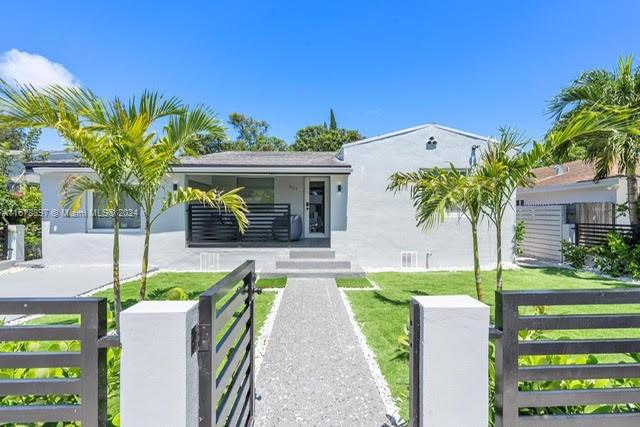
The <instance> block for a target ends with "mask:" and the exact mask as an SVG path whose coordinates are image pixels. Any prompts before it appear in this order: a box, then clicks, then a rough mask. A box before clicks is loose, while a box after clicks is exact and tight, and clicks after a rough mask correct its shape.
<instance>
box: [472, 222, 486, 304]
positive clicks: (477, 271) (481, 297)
mask: <svg viewBox="0 0 640 427" xmlns="http://www.w3.org/2000/svg"><path fill="white" fill-rule="evenodd" d="M471 235H472V237H473V274H474V276H475V279H476V294H477V295H478V301H480V302H483V301H484V291H483V289H482V277H481V276H480V255H479V251H478V223H477V222H474V223H472V224H471Z"/></svg>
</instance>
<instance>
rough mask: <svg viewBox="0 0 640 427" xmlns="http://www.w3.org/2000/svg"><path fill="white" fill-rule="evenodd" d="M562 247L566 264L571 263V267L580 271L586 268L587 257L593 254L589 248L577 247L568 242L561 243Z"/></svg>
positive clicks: (561, 250)
mask: <svg viewBox="0 0 640 427" xmlns="http://www.w3.org/2000/svg"><path fill="white" fill-rule="evenodd" d="M560 245H561V248H560V252H561V253H562V259H563V260H564V262H566V263H569V265H570V266H572V267H573V268H577V269H578V270H580V269H582V268H584V266H585V264H586V261H587V256H588V255H589V254H590V252H591V251H590V250H589V248H586V247H584V246H580V245H575V244H573V243H571V242H570V241H568V240H563V241H561V242H560Z"/></svg>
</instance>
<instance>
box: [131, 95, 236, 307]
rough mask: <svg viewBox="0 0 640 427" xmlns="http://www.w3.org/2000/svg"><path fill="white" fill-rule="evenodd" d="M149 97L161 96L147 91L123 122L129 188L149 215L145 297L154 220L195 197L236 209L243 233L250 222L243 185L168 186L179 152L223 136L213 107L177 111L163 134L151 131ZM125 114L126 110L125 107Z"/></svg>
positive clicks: (193, 149)
mask: <svg viewBox="0 0 640 427" xmlns="http://www.w3.org/2000/svg"><path fill="white" fill-rule="evenodd" d="M148 97H151V98H153V97H157V94H153V93H146V94H143V96H142V97H141V99H140V103H139V105H136V102H135V100H133V101H132V102H130V103H129V106H128V107H127V108H126V119H123V120H122V121H121V127H122V130H123V131H124V132H125V133H126V134H127V135H128V138H129V142H130V144H128V145H127V157H128V158H129V159H130V162H131V168H132V173H133V176H134V177H135V182H134V183H132V184H130V185H128V186H127V189H126V191H127V193H128V194H129V195H130V196H131V198H132V199H133V200H134V201H136V202H137V203H138V204H139V205H140V207H141V208H142V212H143V215H144V249H143V255H142V269H141V280H140V293H139V297H140V299H141V300H142V299H144V298H145V295H146V290H147V273H148V269H149V243H150V239H151V228H152V226H153V223H154V222H155V221H156V219H158V217H160V215H162V214H163V213H164V212H166V211H167V210H168V209H170V208H171V207H173V206H176V205H178V204H185V203H190V202H194V201H198V202H201V203H203V204H206V205H209V206H214V207H218V208H221V209H224V210H225V211H230V212H231V213H233V215H234V216H235V217H236V220H237V221H238V226H239V228H240V231H241V232H244V229H245V228H246V226H247V225H248V220H247V217H246V215H245V214H246V211H247V208H246V204H245V203H244V200H243V199H242V198H241V197H240V195H239V194H238V192H239V191H240V189H235V190H231V191H228V192H226V193H223V192H220V191H217V190H210V191H201V190H197V189H193V188H189V187H187V188H184V189H181V188H179V189H177V190H175V191H166V190H164V185H165V184H166V181H167V179H168V176H169V174H170V172H171V170H172V165H173V164H174V163H176V162H178V161H179V158H178V157H179V155H180V154H183V153H185V152H187V153H194V152H196V151H197V147H195V146H194V144H197V143H198V142H199V141H201V140H202V138H209V137H211V138H220V137H221V136H224V129H223V128H222V127H221V126H220V124H219V122H218V120H217V119H216V118H215V116H214V115H213V114H211V112H210V111H208V110H206V109H203V108H196V109H194V110H191V111H189V110H188V109H186V108H185V109H184V111H183V112H181V113H180V114H177V115H173V116H172V117H171V118H170V119H169V122H168V124H167V125H166V126H165V127H164V129H163V132H162V134H161V135H160V136H157V135H156V134H155V133H153V132H149V127H150V126H151V125H152V122H151V121H149V120H148V119H147V115H146V114H145V111H144V110H145V108H144V105H146V104H148V103H149V102H148V101H146V99H147V98H148ZM123 113H124V111H123ZM163 191H164V193H165V194H164V199H163V201H162V203H161V204H160V207H159V208H157V209H154V204H155V202H156V200H157V199H158V197H159V195H160V194H161V193H162V192H163Z"/></svg>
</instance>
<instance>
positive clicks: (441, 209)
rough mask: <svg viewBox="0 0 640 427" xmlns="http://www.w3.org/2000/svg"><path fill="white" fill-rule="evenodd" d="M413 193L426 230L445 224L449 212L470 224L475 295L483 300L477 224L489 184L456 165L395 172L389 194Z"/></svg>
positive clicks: (419, 223) (390, 179)
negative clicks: (399, 192) (459, 213)
mask: <svg viewBox="0 0 640 427" xmlns="http://www.w3.org/2000/svg"><path fill="white" fill-rule="evenodd" d="M406 189H409V190H410V195H411V199H412V200H413V206H414V208H415V209H416V221H417V223H418V226H420V227H422V228H423V229H429V228H432V227H434V226H436V225H438V224H440V223H442V222H444V221H445V220H446V218H447V216H448V212H450V211H452V210H455V209H459V210H460V212H461V214H462V215H463V216H464V217H465V218H466V219H467V220H468V221H469V223H470V224H471V237H472V242H473V271H474V277H475V284H476V294H477V296H478V300H479V301H483V299H484V291H483V287H482V277H481V275H480V256H479V250H478V223H479V222H480V216H481V215H482V207H483V206H484V204H485V200H486V197H487V187H486V180H485V179H484V177H482V176H480V175H478V174H476V173H475V170H474V169H472V170H470V171H469V173H468V174H464V173H461V172H460V171H459V170H457V169H456V168H455V167H454V166H453V165H450V167H449V169H440V168H434V169H430V170H420V171H418V172H408V173H403V172H396V173H394V174H393V175H391V177H390V178H389V185H388V187H387V190H389V191H394V192H398V191H404V190H406Z"/></svg>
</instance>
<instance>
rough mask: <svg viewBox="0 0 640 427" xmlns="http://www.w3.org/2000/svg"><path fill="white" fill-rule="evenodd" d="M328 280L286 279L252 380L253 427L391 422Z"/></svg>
mask: <svg viewBox="0 0 640 427" xmlns="http://www.w3.org/2000/svg"><path fill="white" fill-rule="evenodd" d="M349 322H350V321H349V317H348V315H347V311H346V309H345V306H344V304H343V302H342V299H341V297H340V293H339V291H338V288H337V287H336V284H335V280H333V279H302V278H301V279H289V281H288V282H287V286H286V288H285V290H284V295H283V296H282V302H281V304H280V309H279V310H278V314H277V317H276V321H275V325H274V327H273V331H272V333H271V336H270V337H269V343H268V345H267V350H266V353H265V356H264V360H263V362H262V367H261V368H260V371H259V373H258V377H257V380H256V381H257V383H256V385H257V399H258V400H257V402H256V426H260V427H262V426H269V427H270V426H366V427H379V426H387V425H390V423H389V421H388V419H387V416H386V411H385V407H384V404H383V402H382V398H381V397H380V394H379V393H378V389H377V388H376V385H375V383H374V381H373V378H372V377H371V374H370V371H369V368H368V365H367V362H366V361H365V359H364V355H363V353H362V350H361V348H360V347H359V345H358V341H357V338H356V335H355V333H354V332H353V328H352V326H351V323H349Z"/></svg>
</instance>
